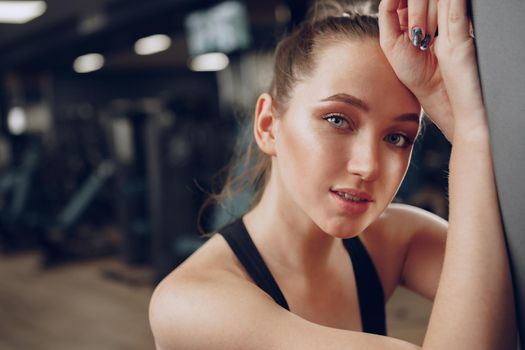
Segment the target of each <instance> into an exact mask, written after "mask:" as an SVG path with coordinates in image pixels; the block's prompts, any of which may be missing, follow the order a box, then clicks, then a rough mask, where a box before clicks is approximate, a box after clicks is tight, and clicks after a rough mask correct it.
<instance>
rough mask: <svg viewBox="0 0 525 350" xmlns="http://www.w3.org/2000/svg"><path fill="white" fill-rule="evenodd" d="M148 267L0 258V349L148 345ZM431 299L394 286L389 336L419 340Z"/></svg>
mask: <svg viewBox="0 0 525 350" xmlns="http://www.w3.org/2000/svg"><path fill="white" fill-rule="evenodd" d="M150 276H151V271H148V269H146V268H130V267H128V266H125V265H124V264H122V263H120V262H119V260H118V259H117V258H103V259H97V260H91V261H85V262H80V263H71V264H66V265H62V266H59V267H54V268H49V269H42V268H41V267H40V256H39V255H38V254H36V253H23V254H16V255H9V256H0V350H4V349H5V350H13V349H14V350H17V349H24V350H26V349H39V350H48V349H49V350H51V349H53V350H62V349H68V350H69V349H78V350H83V349H86V350H87V349H89V350H92V349H98V350H105V349H108V350H109V349H111V350H118V349H122V350H124V349H126V350H129V349H154V346H153V338H152V335H151V332H150V329H149V324H148V313H147V310H148V303H149V298H150V296H151V293H152V291H153V288H152V287H151V286H150V285H149V283H147V281H148V280H149V277H150ZM431 307H432V304H431V303H430V302H429V301H427V300H425V299H423V298H421V297H419V296H417V295H415V294H413V293H411V292H409V291H408V290H406V289H404V288H398V289H397V291H396V293H395V294H394V296H393V297H392V298H391V299H390V301H389V302H388V304H387V327H388V333H389V335H390V336H393V337H396V338H400V339H404V340H408V341H411V342H413V343H416V344H421V342H422V340H423V336H424V332H425V329H426V326H427V323H428V318H429V314H430V310H431Z"/></svg>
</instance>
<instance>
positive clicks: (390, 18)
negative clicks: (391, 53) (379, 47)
mask: <svg viewBox="0 0 525 350" xmlns="http://www.w3.org/2000/svg"><path fill="white" fill-rule="evenodd" d="M399 1H400V0H381V3H380V4H379V37H380V40H381V43H383V44H388V43H393V42H394V41H395V40H396V39H397V38H398V37H399V35H400V33H401V28H400V26H399V16H398V14H397V8H398V5H399Z"/></svg>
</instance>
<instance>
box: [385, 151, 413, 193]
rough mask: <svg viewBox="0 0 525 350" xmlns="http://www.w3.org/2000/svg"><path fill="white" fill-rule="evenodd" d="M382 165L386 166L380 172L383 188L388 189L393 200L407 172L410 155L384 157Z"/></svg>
mask: <svg viewBox="0 0 525 350" xmlns="http://www.w3.org/2000/svg"><path fill="white" fill-rule="evenodd" d="M384 164H386V166H385V168H384V169H383V171H382V172H383V174H382V175H383V176H382V177H383V181H385V182H386V183H385V184H384V186H385V188H388V190H389V192H390V195H391V197H392V198H393V197H394V195H395V193H396V192H397V190H398V189H399V186H400V185H401V182H402V181H403V178H404V177H405V174H406V172H407V170H408V166H409V164H410V153H408V155H403V154H399V155H395V156H393V155H392V154H389V155H386V160H385V163H384Z"/></svg>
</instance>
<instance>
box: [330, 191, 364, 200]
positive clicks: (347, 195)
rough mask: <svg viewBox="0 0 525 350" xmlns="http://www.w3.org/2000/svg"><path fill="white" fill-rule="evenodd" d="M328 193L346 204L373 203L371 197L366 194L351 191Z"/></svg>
mask: <svg viewBox="0 0 525 350" xmlns="http://www.w3.org/2000/svg"><path fill="white" fill-rule="evenodd" d="M330 192H332V193H334V194H336V195H337V196H339V197H340V198H341V199H343V200H345V201H347V202H354V203H368V202H373V200H372V197H371V196H370V195H369V194H368V193H365V192H361V191H357V190H353V189H341V190H333V189H330Z"/></svg>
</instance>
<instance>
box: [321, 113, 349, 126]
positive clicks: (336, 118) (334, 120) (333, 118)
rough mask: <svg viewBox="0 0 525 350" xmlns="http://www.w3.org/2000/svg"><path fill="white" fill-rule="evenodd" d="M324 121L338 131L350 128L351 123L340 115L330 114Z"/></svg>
mask: <svg viewBox="0 0 525 350" xmlns="http://www.w3.org/2000/svg"><path fill="white" fill-rule="evenodd" d="M323 119H324V120H326V121H327V122H329V123H330V124H332V125H333V126H334V127H336V128H338V129H343V128H345V127H348V126H350V123H348V121H347V120H346V119H345V118H344V117H342V116H340V115H338V114H330V115H328V116H326V117H324V118H323Z"/></svg>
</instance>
